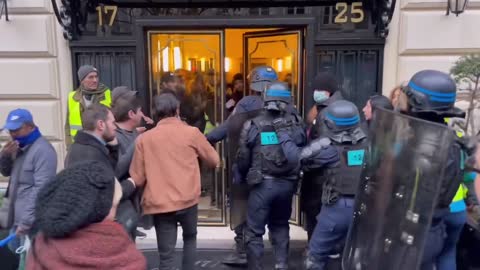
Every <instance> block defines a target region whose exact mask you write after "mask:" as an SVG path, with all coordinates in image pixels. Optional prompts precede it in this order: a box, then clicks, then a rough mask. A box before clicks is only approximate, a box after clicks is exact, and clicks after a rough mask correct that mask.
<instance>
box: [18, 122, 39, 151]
mask: <svg viewBox="0 0 480 270" xmlns="http://www.w3.org/2000/svg"><path fill="white" fill-rule="evenodd" d="M40 137H42V134H41V133H40V130H39V129H38V127H35V129H34V130H33V131H32V132H30V134H28V135H26V136H23V137H15V140H16V141H17V142H18V146H20V148H23V147H25V146H27V145H30V144H33V143H34V142H35V141H36V140H37V139H38V138H40Z"/></svg>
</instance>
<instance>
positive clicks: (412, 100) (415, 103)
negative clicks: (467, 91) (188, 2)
mask: <svg viewBox="0 0 480 270" xmlns="http://www.w3.org/2000/svg"><path fill="white" fill-rule="evenodd" d="M402 90H403V92H404V93H405V94H406V96H407V101H408V105H409V112H411V113H414V114H415V113H433V114H437V115H441V116H443V117H447V116H462V115H463V112H462V111H461V110H460V109H458V108H455V106H454V104H455V98H456V92H457V87H456V84H455V81H454V80H453V79H452V78H451V77H450V76H449V75H448V74H446V73H444V72H441V71H437V70H422V71H419V72H417V73H415V74H414V75H413V77H412V78H411V79H410V81H409V83H408V85H407V86H405V87H404V88H403V89H402Z"/></svg>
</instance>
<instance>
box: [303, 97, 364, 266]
mask: <svg viewBox="0 0 480 270" xmlns="http://www.w3.org/2000/svg"><path fill="white" fill-rule="evenodd" d="M322 122H323V123H322V126H323V127H324V128H323V130H322V132H321V134H322V135H324V136H327V137H328V138H329V139H330V140H331V143H332V145H333V146H334V147H335V148H336V149H337V153H338V155H339V158H340V161H339V162H337V163H336V164H335V165H334V166H330V167H329V168H326V169H325V170H323V172H322V173H321V174H320V175H319V177H322V178H323V179H324V184H323V192H322V204H323V205H322V209H321V211H320V213H319V215H318V216H317V220H318V223H317V225H316V226H315V229H314V231H313V235H312V237H311V239H310V242H309V248H308V256H307V260H306V268H307V269H326V266H327V263H328V259H329V255H331V254H334V253H335V252H338V251H337V250H335V249H336V248H337V247H338V246H339V245H340V246H341V245H342V242H343V241H344V239H345V238H346V235H347V232H348V228H349V226H350V223H351V221H352V216H353V206H354V200H355V193H356V190H357V186H358V183H359V180H360V174H361V171H362V164H363V157H364V154H365V149H366V147H367V136H366V134H365V132H364V131H363V130H362V129H361V127H360V116H359V112H358V109H357V107H356V106H355V104H353V103H351V102H349V101H346V100H339V101H335V102H333V103H332V104H330V105H329V106H328V107H327V108H326V112H325V115H324V117H323V121H322Z"/></svg>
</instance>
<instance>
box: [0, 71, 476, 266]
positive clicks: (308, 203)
mask: <svg viewBox="0 0 480 270" xmlns="http://www.w3.org/2000/svg"><path fill="white" fill-rule="evenodd" d="M77 75H78V79H79V81H80V86H79V87H78V89H76V90H75V91H72V92H71V93H70V94H69V100H68V117H67V119H68V131H69V134H70V135H71V137H72V138H71V139H72V143H71V145H69V147H68V153H67V156H66V158H65V161H64V169H62V170H61V171H60V172H59V173H57V164H58V162H57V154H56V152H55V150H54V148H53V146H52V144H51V143H50V142H49V141H48V140H47V139H46V138H45V137H43V136H42V134H41V129H40V128H41V127H38V126H37V125H36V124H35V122H34V117H33V116H32V114H31V113H30V112H29V111H28V110H26V109H16V110H13V111H11V112H10V113H9V114H8V116H7V118H6V122H5V125H4V126H3V130H5V131H7V132H8V133H9V135H10V137H11V140H10V141H8V142H7V143H6V144H5V145H4V146H3V148H2V150H1V152H0V173H1V174H2V175H4V176H6V177H9V182H8V189H7V191H6V193H5V196H4V198H3V203H2V206H1V209H0V227H2V228H4V229H8V230H9V232H10V235H11V237H10V238H9V240H10V241H8V246H9V249H10V250H11V251H12V252H17V253H22V254H23V256H24V257H23V260H24V261H25V263H26V264H25V265H24V266H23V267H25V269H32V270H37V269H38V270H40V269H127V270H128V269H132V270H134V269H136V270H137V269H146V260H145V257H144V256H143V255H142V254H141V252H140V251H139V250H137V248H136V246H135V238H136V237H138V236H140V235H141V234H142V233H141V232H139V231H138V230H137V227H138V225H139V224H141V223H145V222H151V223H152V224H153V226H154V228H155V232H156V237H157V245H158V253H159V258H160V264H159V269H174V267H175V265H174V256H175V253H174V251H175V245H176V242H177V227H178V224H180V226H181V227H182V232H183V242H184V245H183V257H182V269H185V270H189V269H194V268H195V265H194V263H195V261H196V248H197V223H198V203H199V200H200V196H201V193H202V184H203V183H202V182H201V174H202V168H203V167H206V168H209V169H215V168H217V167H218V166H219V164H220V157H219V154H218V153H217V151H216V150H215V148H214V145H215V144H216V143H218V142H219V141H222V140H227V141H228V144H229V148H232V149H233V150H234V151H231V152H230V151H229V152H230V153H233V154H232V156H229V157H228V158H230V159H231V160H232V162H231V164H232V166H231V168H230V174H229V175H230V177H229V181H231V184H230V185H229V188H230V191H229V192H230V193H235V194H236V195H232V200H233V202H232V205H231V207H234V208H235V210H236V211H232V213H235V215H237V216H232V217H231V219H232V220H234V221H235V222H234V223H235V228H234V232H235V238H234V240H235V244H236V246H235V249H234V251H233V252H232V254H230V255H229V256H228V257H227V258H225V260H224V263H226V264H229V265H240V266H247V267H248V269H263V268H264V267H263V253H264V244H263V236H264V234H265V232H266V227H267V226H268V230H269V233H270V241H271V242H272V248H273V250H274V256H275V269H279V270H282V269H288V267H289V260H288V259H289V240H290V237H289V230H290V228H289V218H290V216H291V211H292V208H291V207H292V198H293V196H294V194H295V192H296V190H297V189H298V187H299V184H300V178H301V181H302V182H301V208H302V209H303V212H304V214H305V228H306V231H307V234H308V243H307V246H308V247H307V249H306V254H305V256H306V258H305V268H306V269H327V265H328V262H329V260H330V258H331V257H332V256H334V255H336V254H341V252H342V250H343V248H344V245H345V239H346V237H347V234H348V231H349V228H350V227H351V224H352V220H353V209H354V205H355V199H356V194H357V189H358V185H359V182H360V179H361V174H362V168H363V166H362V165H363V164H364V162H365V156H366V155H367V151H368V145H369V142H370V141H369V132H368V130H369V125H371V121H372V119H373V118H374V115H375V114H374V111H375V110H382V111H383V110H385V111H391V112H392V113H402V114H407V115H409V116H411V117H415V118H419V119H423V120H425V121H429V122H434V123H440V124H444V125H446V124H447V123H446V122H448V119H450V118H451V117H462V116H463V113H462V112H461V111H460V110H459V109H457V108H455V107H454V101H455V93H456V86H455V83H454V81H453V80H452V79H451V78H450V77H449V75H448V74H445V73H442V72H439V71H432V70H427V71H421V72H418V73H417V74H415V75H414V76H413V78H412V79H411V80H410V81H409V83H408V84H406V85H404V86H399V87H397V88H395V89H394V90H393V91H392V94H391V96H390V98H387V97H385V96H382V95H374V96H372V97H370V98H369V100H368V101H367V102H366V104H365V106H364V107H363V109H362V111H363V117H362V116H361V114H360V110H359V109H358V108H357V106H356V105H355V104H354V103H352V102H350V101H348V100H345V99H344V98H343V97H342V95H341V89H339V87H338V85H339V84H338V82H337V81H336V78H335V76H334V75H333V74H329V73H320V74H318V75H317V76H316V77H315V80H314V81H313V82H312V85H313V90H312V94H313V100H314V101H315V105H314V106H313V107H312V108H311V109H310V110H309V111H308V114H307V115H306V118H305V120H303V119H302V117H301V115H300V113H299V112H298V111H297V108H296V107H295V105H294V102H293V99H292V93H291V89H290V87H291V85H289V84H288V83H284V82H280V81H278V75H277V73H276V71H275V70H274V69H273V68H272V67H269V66H260V67H256V68H255V69H253V70H252V71H251V73H250V74H249V76H248V78H247V80H248V82H249V83H248V88H249V90H250V91H251V94H250V95H246V96H244V89H243V88H244V87H245V86H244V85H243V81H244V80H243V76H242V75H241V74H237V75H235V76H234V78H233V82H232V85H231V87H232V88H231V91H230V92H229V93H228V96H227V97H226V100H227V104H226V110H228V111H229V116H228V118H227V119H226V120H225V121H224V122H223V123H221V124H220V125H218V126H217V127H214V126H215V123H213V122H211V119H215V116H214V115H212V114H210V112H209V108H211V107H212V106H214V105H213V104H212V102H213V96H212V95H214V94H215V93H214V91H215V90H208V89H209V87H208V86H209V85H211V83H210V82H205V80H204V79H203V77H202V75H201V74H197V76H196V77H195V78H194V79H193V80H192V81H191V86H190V87H187V88H185V80H182V78H181V76H179V75H178V74H174V73H165V74H164V75H163V76H162V78H161V91H160V92H159V93H158V94H157V95H156V96H155V97H154V98H153V111H152V116H151V118H150V117H148V116H147V115H145V114H144V110H145V108H142V104H143V102H142V100H141V99H140V97H139V95H138V93H137V92H136V91H134V90H132V89H129V88H128V87H125V86H120V87H116V88H114V89H113V90H110V89H109V88H108V87H107V86H105V85H103V84H101V83H100V82H99V75H100V74H99V72H98V71H97V69H96V68H95V67H93V66H88V65H87V66H82V67H80V69H79V70H78V74H77ZM212 87H213V86H211V87H210V88H212ZM185 89H188V91H186V90H185ZM212 91H213V92H212ZM187 92H188V93H187ZM452 97H453V98H452ZM362 118H364V119H365V121H362V120H361V119H362ZM147 127H148V129H147ZM452 132H453V130H452ZM456 136H458V137H462V136H464V135H462V134H461V132H459V131H458V130H457V132H456ZM445 147H448V149H449V150H448V151H449V157H448V161H449V162H448V164H447V165H446V167H447V169H446V174H445V179H438V180H439V181H442V184H443V183H445V185H443V186H445V188H442V194H440V198H441V200H439V202H438V203H437V204H436V206H435V212H434V218H433V220H432V221H431V222H432V224H431V227H430V228H429V230H428V233H427V234H428V236H427V240H426V245H425V246H426V247H425V251H424V252H423V257H422V258H421V265H420V268H421V269H422V270H433V269H437V270H447V269H449V270H451V269H456V266H455V256H456V250H455V247H456V243H457V241H458V239H459V236H460V232H461V230H462V227H463V225H464V224H465V222H466V211H467V208H472V207H476V206H478V201H477V200H476V196H475V193H474V187H473V182H474V178H475V174H472V173H471V172H467V171H465V170H464V164H463V160H464V159H463V158H461V157H462V156H463V155H464V154H463V150H462V148H461V147H458V145H457V144H456V143H452V145H446V146H445ZM469 154H472V153H469ZM479 167H480V166H479ZM477 183H478V181H477ZM443 186H442V187H443ZM452 191H453V192H452ZM432 196H434V194H432ZM142 216H143V217H142ZM22 248H23V250H25V251H26V250H28V252H22ZM18 251H20V252H18ZM25 254H27V255H25Z"/></svg>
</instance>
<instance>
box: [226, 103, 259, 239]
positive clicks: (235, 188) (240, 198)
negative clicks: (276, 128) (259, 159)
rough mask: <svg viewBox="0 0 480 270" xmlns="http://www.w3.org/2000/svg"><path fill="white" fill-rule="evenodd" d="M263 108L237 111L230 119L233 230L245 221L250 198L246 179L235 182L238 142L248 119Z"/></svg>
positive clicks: (229, 182) (229, 150) (229, 188)
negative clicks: (233, 170)
mask: <svg viewBox="0 0 480 270" xmlns="http://www.w3.org/2000/svg"><path fill="white" fill-rule="evenodd" d="M260 112H261V110H255V111H251V112H244V113H237V114H234V115H232V116H230V118H229V119H228V131H227V140H228V150H227V154H228V156H227V160H228V172H229V173H228V175H229V176H228V179H229V181H228V183H227V188H228V190H229V202H230V228H231V229H232V230H233V229H235V228H236V227H237V226H239V225H241V224H243V223H245V221H246V218H247V200H248V185H247V184H246V182H245V181H243V182H244V183H241V184H234V183H233V173H232V168H233V165H234V164H235V159H236V158H237V150H238V143H239V139H240V132H241V130H242V128H243V125H244V124H245V122H246V121H247V120H250V119H253V118H254V117H256V116H257V115H258V114H259V113H260Z"/></svg>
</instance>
